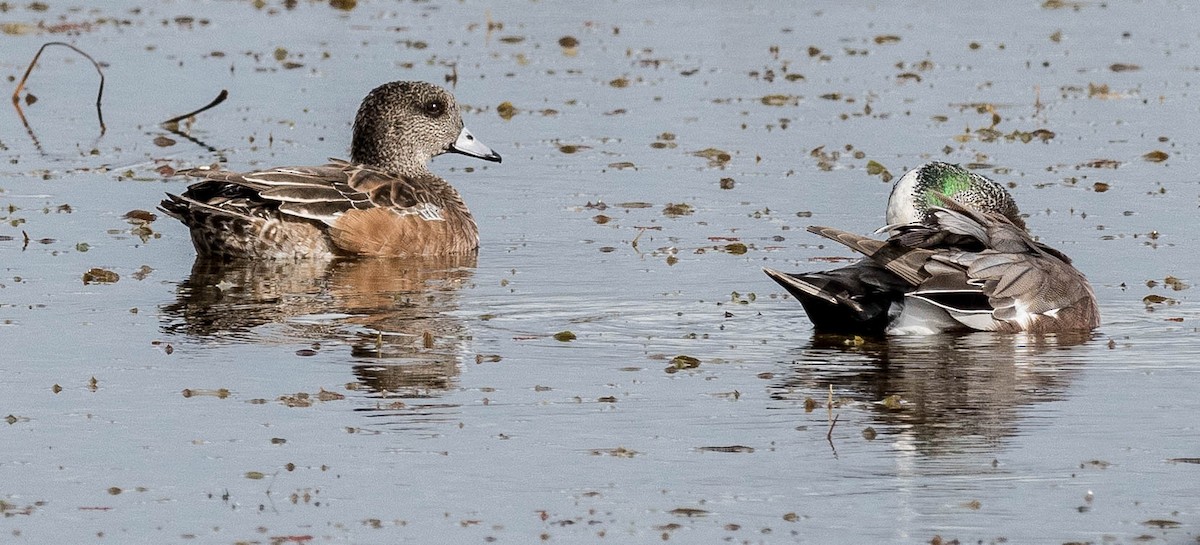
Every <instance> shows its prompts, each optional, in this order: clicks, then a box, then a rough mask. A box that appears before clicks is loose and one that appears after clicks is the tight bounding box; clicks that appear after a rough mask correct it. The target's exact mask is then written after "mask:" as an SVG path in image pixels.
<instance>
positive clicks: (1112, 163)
mask: <svg viewBox="0 0 1200 545" xmlns="http://www.w3.org/2000/svg"><path fill="white" fill-rule="evenodd" d="M1120 166H1121V162H1120V161H1117V160H1115V159H1092V160H1091V161H1087V162H1085V163H1079V164H1078V165H1076V166H1075V168H1112V169H1115V168H1118V167H1120Z"/></svg>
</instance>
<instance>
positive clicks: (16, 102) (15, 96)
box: [12, 42, 108, 136]
mask: <svg viewBox="0 0 1200 545" xmlns="http://www.w3.org/2000/svg"><path fill="white" fill-rule="evenodd" d="M52 45H57V46H62V47H66V48H68V49H71V50H72V51H74V52H76V53H79V54H80V55H83V57H84V58H86V59H87V60H88V61H90V62H91V63H92V66H93V67H95V68H96V73H97V74H99V75H100V87H99V89H97V91H96V118H97V119H98V120H99V121H100V136H104V133H105V132H106V131H107V130H108V128H107V127H105V125H104V112H103V110H102V108H101V107H100V103H101V101H102V100H103V99H104V70H101V69H100V63H98V62H96V59H93V58H92V56H91V55H88V54H87V53H86V52H85V51H84V50H82V49H79V48H78V47H75V46H73V45H71V44H69V43H66V42H46V43H44V44H42V46H41V47H39V48H38V50H37V53H35V54H34V55H33V60H31V61H29V67H28V68H26V69H25V75H23V76H21V80H20V81H18V82H17V87H16V88H15V89H13V93H12V102H13V106H15V107H16V108H17V114H18V115H19V116H20V118H21V122H22V123H24V124H25V128H26V130H28V129H29V124H28V123H26V122H25V114H24V113H22V112H21V106H20V95H21V90H22V89H24V88H25V82H26V81H27V80H28V79H29V74H30V73H31V72H33V67H34V66H37V61H38V58H40V57H41V56H42V52H43V51H45V50H46V48H47V47H49V46H52ZM34 101H36V99H34ZM29 104H30V105H32V104H33V102H29ZM30 134H32V131H31V132H30Z"/></svg>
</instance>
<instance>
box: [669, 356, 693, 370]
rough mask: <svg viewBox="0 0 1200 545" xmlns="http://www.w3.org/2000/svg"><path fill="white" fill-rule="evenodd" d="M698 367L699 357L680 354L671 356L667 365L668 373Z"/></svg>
mask: <svg viewBox="0 0 1200 545" xmlns="http://www.w3.org/2000/svg"><path fill="white" fill-rule="evenodd" d="M697 367H700V359H699V358H694V357H692V356H686V355H683V354H680V355H678V356H675V357H674V358H671V363H670V364H669V365H668V366H667V369H666V371H667V372H668V373H675V372H677V371H681V370H684V369H695V368H697Z"/></svg>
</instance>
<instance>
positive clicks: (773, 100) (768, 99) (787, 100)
mask: <svg viewBox="0 0 1200 545" xmlns="http://www.w3.org/2000/svg"><path fill="white" fill-rule="evenodd" d="M759 101H760V102H762V103H763V105H765V106H797V105H799V104H800V97H799V96H796V95H767V96H764V97H762V98H761V99H759Z"/></svg>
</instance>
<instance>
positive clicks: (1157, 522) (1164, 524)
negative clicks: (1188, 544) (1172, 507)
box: [1142, 519, 1181, 530]
mask: <svg viewBox="0 0 1200 545" xmlns="http://www.w3.org/2000/svg"><path fill="white" fill-rule="evenodd" d="M1142 525H1143V526H1153V527H1155V528H1161V529H1164V530H1165V529H1167V528H1178V527H1180V526H1181V524H1180V523H1179V522H1178V521H1174V520H1166V519H1150V520H1147V521H1145V522H1143V523H1142Z"/></svg>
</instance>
